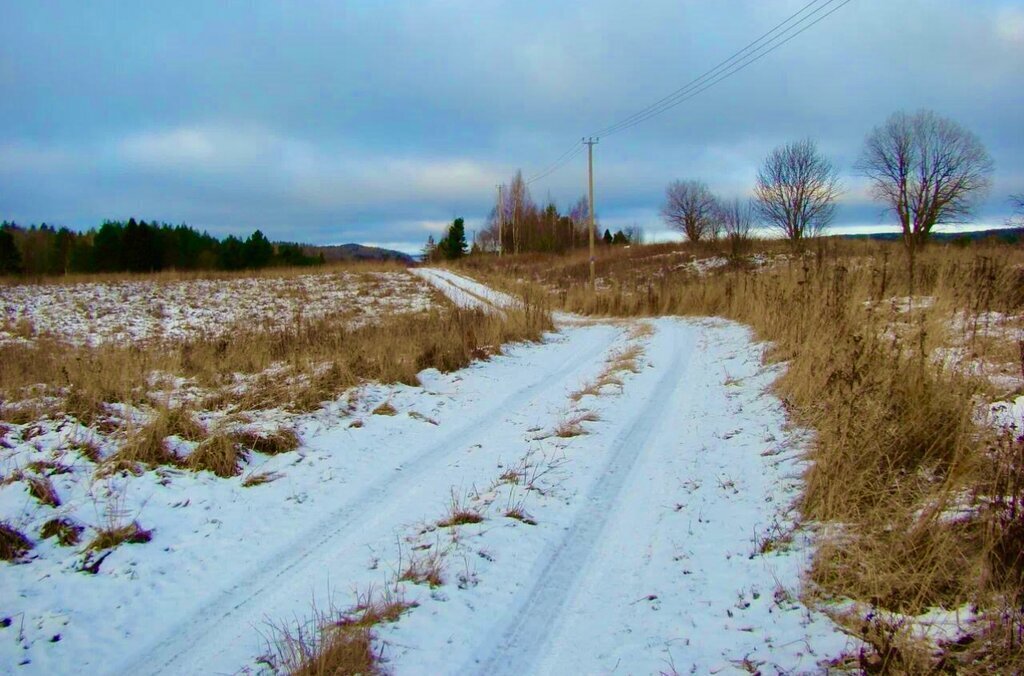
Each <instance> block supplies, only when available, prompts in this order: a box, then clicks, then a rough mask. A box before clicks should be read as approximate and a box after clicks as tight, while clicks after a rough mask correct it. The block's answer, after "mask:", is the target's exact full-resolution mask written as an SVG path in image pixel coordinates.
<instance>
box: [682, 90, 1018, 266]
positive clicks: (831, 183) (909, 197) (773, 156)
mask: <svg viewBox="0 0 1024 676" xmlns="http://www.w3.org/2000/svg"><path fill="white" fill-rule="evenodd" d="M855 170H856V171H857V173H858V174H859V175H861V176H863V177H864V178H866V179H867V180H868V183H869V186H870V193H871V195H872V197H874V198H875V199H876V200H877V201H878V202H880V203H882V204H884V205H885V208H886V210H887V211H890V212H892V213H893V214H894V215H895V216H896V218H897V220H898V221H899V223H900V228H901V232H902V241H903V244H904V246H905V249H906V251H907V256H908V264H909V267H910V274H911V279H913V274H914V259H915V256H916V254H917V252H918V251H919V250H920V249H921V247H923V246H924V245H925V243H926V242H927V240H928V238H929V235H930V234H931V232H932V229H933V228H934V227H935V226H936V225H939V224H943V223H962V222H965V221H966V220H967V219H968V218H969V217H970V215H971V214H972V213H973V210H974V206H975V205H976V203H977V202H978V200H979V199H980V198H981V197H982V196H983V195H985V194H986V193H987V191H988V189H989V187H990V186H991V174H992V171H993V162H992V158H991V156H990V155H989V154H988V151H987V150H986V149H985V147H984V145H983V144H982V143H981V141H980V139H978V137H977V136H976V135H975V134H974V133H973V132H971V131H970V130H968V129H966V128H964V127H963V126H961V125H960V124H958V123H957V122H955V121H953V120H949V119H947V118H944V117H941V116H939V115H937V114H935V113H934V112H932V111H928V110H921V111H918V112H916V113H905V112H897V113H894V114H893V115H891V116H890V117H889V118H888V119H887V120H886V121H885V122H884V123H883V124H881V125H879V126H877V127H875V128H874V129H873V130H872V131H871V132H870V133H869V134H868V135H867V138H866V139H865V142H864V149H863V151H862V153H861V156H860V159H859V160H858V161H857V164H856V165H855ZM842 192H843V189H842V186H841V185H840V182H839V175H838V172H837V171H836V168H835V166H834V165H833V164H832V162H831V161H830V160H829V159H828V158H826V157H825V156H824V155H823V154H822V153H821V152H820V151H819V150H818V147H817V145H816V144H815V143H814V141H813V140H811V139H804V140H800V141H795V142H791V143H787V144H785V145H782V146H779V147H777V148H775V149H774V150H772V151H771V152H770V153H769V154H768V157H766V158H765V160H764V163H763V164H762V165H761V167H760V169H759V170H758V173H757V178H756V182H755V185H754V191H753V197H752V198H751V199H750V200H749V201H746V202H741V201H740V200H732V201H730V202H726V201H723V200H721V199H719V198H718V197H717V196H716V195H715V194H714V193H713V192H712V191H711V190H710V189H709V188H708V186H707V185H706V184H705V183H704V182H702V181H699V180H695V179H690V180H685V181H674V182H673V183H671V184H669V186H668V188H667V189H666V201H665V204H664V206H663V208H662V217H663V218H664V220H665V222H666V223H667V224H668V225H669V226H670V227H672V228H674V229H676V230H678V231H679V232H681V233H682V234H683V235H684V236H686V238H687V239H689V240H691V241H694V242H696V241H701V240H708V239H718V238H719V237H720V236H721V235H722V234H724V235H725V237H726V238H727V239H728V240H729V242H730V243H731V245H732V250H733V252H734V253H736V252H738V251H739V250H742V248H743V247H744V245H745V243H746V241H747V240H748V239H749V236H750V229H751V225H752V223H754V222H760V223H763V224H764V225H766V226H768V227H770V228H773V229H775V230H776V231H778V232H779V233H780V234H781V235H782V236H783V237H785V238H786V239H788V240H789V241H790V242H792V243H793V245H794V246H795V247H796V248H800V247H801V246H802V243H803V241H804V240H806V239H807V238H809V237H816V236H819V235H821V234H822V232H823V231H824V229H825V227H826V226H827V225H828V224H829V223H830V222H831V221H832V219H833V217H834V216H835V210H836V203H837V201H838V199H839V197H840V196H841V195H842ZM1011 199H1012V200H1013V201H1014V204H1015V206H1017V207H1018V208H1021V207H1022V206H1024V200H1022V198H1021V197H1020V196H1014V197H1013V198H1011Z"/></svg>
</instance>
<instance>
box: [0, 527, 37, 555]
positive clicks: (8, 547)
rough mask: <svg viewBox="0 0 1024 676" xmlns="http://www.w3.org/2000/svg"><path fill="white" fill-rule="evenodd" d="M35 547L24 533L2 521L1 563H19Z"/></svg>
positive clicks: (0, 531)
mask: <svg viewBox="0 0 1024 676" xmlns="http://www.w3.org/2000/svg"><path fill="white" fill-rule="evenodd" d="M33 547H34V545H33V544H32V541H31V540H29V539H28V538H27V537H26V536H25V534H24V533H22V532H21V531H20V530H18V529H17V528H15V527H14V526H12V525H11V524H9V523H4V522H2V521H0V561H17V560H18V559H20V558H21V557H23V556H25V554H28V552H29V551H30V550H31V549H32V548H33Z"/></svg>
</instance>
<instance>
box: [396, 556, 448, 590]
mask: <svg viewBox="0 0 1024 676" xmlns="http://www.w3.org/2000/svg"><path fill="white" fill-rule="evenodd" d="M398 579H399V580H401V581H403V582H412V583H413V584H427V585H429V586H430V587H431V588H434V587H440V586H441V585H443V584H444V563H443V557H442V556H441V554H439V553H438V552H431V553H429V554H427V555H425V556H413V557H412V558H411V559H410V560H409V565H408V566H406V567H405V569H404V570H403V571H402V574H401V575H400V576H399V577H398Z"/></svg>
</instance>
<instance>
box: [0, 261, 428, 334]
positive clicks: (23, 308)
mask: <svg viewBox="0 0 1024 676" xmlns="http://www.w3.org/2000/svg"><path fill="white" fill-rule="evenodd" d="M431 302H432V301H431V295H430V288H429V287H428V286H427V285H425V284H423V283H422V282H419V281H418V280H417V279H416V278H415V277H411V276H409V275H407V274H406V273H405V272H401V271H396V272H362V273H357V272H334V273H329V274H323V273H317V274H306V275H295V276H284V277H274V276H270V275H266V276H262V277H243V278H237V279H193V280H185V281H168V282H162V281H126V282H110V283H82V284H45V285H35V284H24V285H14V286H0V344H2V343H5V342H11V341H25V340H31V339H32V337H33V336H34V335H37V334H40V333H46V334H51V335H54V336H56V337H58V338H60V339H62V340H65V341H68V342H71V343H74V344H85V345H99V344H102V343H108V342H113V343H120V344H124V343H127V342H129V341H131V342H136V341H139V340H158V339H167V340H188V339H192V338H198V337H210V336H216V335H219V334H221V333H224V332H229V331H231V330H233V329H234V328H235V327H236V326H237V325H238V324H239V323H245V324H246V325H248V326H264V327H268V326H279V325H281V324H282V323H288V322H294V321H295V320H296V319H297V318H300V317H305V318H307V319H309V318H317V317H321V316H323V315H325V314H329V313H338V312H348V313H351V315H352V325H353V326H357V325H359V324H361V323H365V322H367V321H372V320H373V318H374V317H376V316H379V315H384V314H393V313H396V312H417V311H421V310H425V309H427V308H429V307H430V306H431Z"/></svg>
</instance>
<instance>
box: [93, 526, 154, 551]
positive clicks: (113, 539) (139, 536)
mask: <svg viewBox="0 0 1024 676" xmlns="http://www.w3.org/2000/svg"><path fill="white" fill-rule="evenodd" d="M152 539H153V531H151V530H146V529H145V528H143V527H142V526H140V525H139V522H138V521H132V522H131V523H129V524H125V525H123V526H108V527H105V528H99V529H97V531H96V537H94V538H93V539H92V541H91V542H90V543H89V544H88V546H86V548H85V549H86V551H100V550H103V549H113V548H114V547H118V546H120V545H122V544H125V543H128V544H142V543H145V542H149V541H150V540H152Z"/></svg>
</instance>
